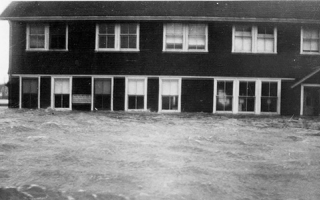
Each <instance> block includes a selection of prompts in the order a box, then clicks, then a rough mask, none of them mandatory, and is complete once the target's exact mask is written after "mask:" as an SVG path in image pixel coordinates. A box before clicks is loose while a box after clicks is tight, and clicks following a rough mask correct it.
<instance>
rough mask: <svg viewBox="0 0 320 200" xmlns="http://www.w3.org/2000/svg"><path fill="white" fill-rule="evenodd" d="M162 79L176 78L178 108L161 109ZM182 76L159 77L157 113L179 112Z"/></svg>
mask: <svg viewBox="0 0 320 200" xmlns="http://www.w3.org/2000/svg"><path fill="white" fill-rule="evenodd" d="M163 80H177V81H178V90H179V91H178V109H177V110H162V94H161V91H162V82H163ZM181 80H182V78H173V77H161V78H159V104H158V112H159V113H161V112H162V113H165V112H168V113H172V112H181V82H182V81H181Z"/></svg>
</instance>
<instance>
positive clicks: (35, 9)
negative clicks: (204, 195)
mask: <svg viewBox="0 0 320 200" xmlns="http://www.w3.org/2000/svg"><path fill="white" fill-rule="evenodd" d="M319 7H320V2H318V1H95V2H93V1H78V2H77V1H47V2H41V1H40V2H37V1H28V2H13V3H11V4H10V5H9V6H8V7H7V9H6V10H5V11H4V12H3V13H2V14H1V16H0V19H2V20H8V21H9V23H10V66H9V76H10V81H9V106H10V107H12V108H13V107H16V108H47V107H51V108H53V109H57V110H61V109H63V110H65V109H66V110H71V109H86V110H111V111H112V110H125V111H147V110H150V111H156V112H209V113H233V114H246V113H249V114H284V115H287V114H290V115H292V114H296V115H299V114H300V115H319V114H320V81H319V78H320V77H319V71H320V68H319V66H320V64H319V61H320V45H319V42H320V32H319V31H320V12H319V11H318V8H319Z"/></svg>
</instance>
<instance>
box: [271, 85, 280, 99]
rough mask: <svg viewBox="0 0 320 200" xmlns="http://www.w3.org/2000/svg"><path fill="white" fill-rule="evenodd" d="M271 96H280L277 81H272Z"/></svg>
mask: <svg viewBox="0 0 320 200" xmlns="http://www.w3.org/2000/svg"><path fill="white" fill-rule="evenodd" d="M270 96H271V97H276V96H278V84H277V83H275V82H271V83H270Z"/></svg>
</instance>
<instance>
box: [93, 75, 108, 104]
mask: <svg viewBox="0 0 320 200" xmlns="http://www.w3.org/2000/svg"><path fill="white" fill-rule="evenodd" d="M94 107H95V108H96V109H98V110H111V78H95V79H94Z"/></svg>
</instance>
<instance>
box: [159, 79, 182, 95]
mask: <svg viewBox="0 0 320 200" xmlns="http://www.w3.org/2000/svg"><path fill="white" fill-rule="evenodd" d="M161 94H162V95H179V80H162V93H161Z"/></svg>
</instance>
